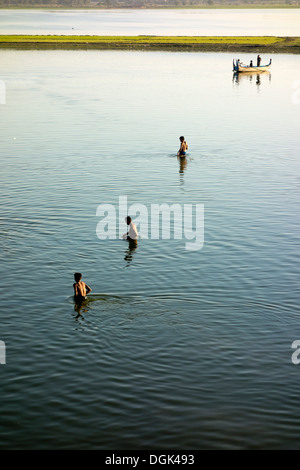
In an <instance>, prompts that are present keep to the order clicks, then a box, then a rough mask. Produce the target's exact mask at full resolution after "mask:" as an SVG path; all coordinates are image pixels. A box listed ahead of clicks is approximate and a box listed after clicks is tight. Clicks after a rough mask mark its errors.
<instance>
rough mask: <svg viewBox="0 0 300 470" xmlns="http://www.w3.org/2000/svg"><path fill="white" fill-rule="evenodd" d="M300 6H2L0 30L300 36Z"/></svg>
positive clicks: (2, 32)
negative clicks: (77, 8)
mask: <svg viewBox="0 0 300 470" xmlns="http://www.w3.org/2000/svg"><path fill="white" fill-rule="evenodd" d="M299 25H300V9H289V10H284V9H274V10H273V9H267V10H261V9H260V10H252V9H251V10H238V9H237V10H236V9H235V10H218V9H216V10H205V9H200V10H198V9H196V10H192V9H189V10H184V9H183V10H181V9H179V10H126V9H124V10H123V9H122V10H71V11H70V10H49V9H46V10H40V9H39V10H31V9H30V10H28V9H27V10H0V34H69V35H70V34H98V35H106V34H108V35H118V36H119V35H143V34H154V35H164V36H168V35H176V36H184V35H187V36H193V35H195V36H205V35H216V36H235V35H240V36H247V35H249V36H272V35H275V36H276V35H277V36H299V34H300V27H299Z"/></svg>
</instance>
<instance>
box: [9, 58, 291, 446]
mask: <svg viewBox="0 0 300 470" xmlns="http://www.w3.org/2000/svg"><path fill="white" fill-rule="evenodd" d="M0 56H1V61H0V63H1V76H0V80H1V82H0V83H1V85H2V100H1V105H0V128H1V147H0V155H1V175H0V181H1V185H0V202H1V214H0V246H1V252H0V256H1V264H0V271H1V279H2V314H1V328H0V340H2V341H5V344H6V354H7V357H6V365H1V366H0V377H1V402H0V409H1V421H0V442H1V444H0V447H1V448H2V449H16V448H20V449H30V448H31V449H32V448H34V449H53V448H55V449H62V448H70V449H74V448H76V449H214V448H218V449H221V448H226V449H230V448H234V449H239V448H240V449H245V448H273V449H274V448H299V438H300V430H299V429H300V411H299V403H298V402H299V386H300V379H299V367H300V366H297V365H294V364H293V363H292V361H291V355H292V352H293V350H292V349H291V344H292V342H293V341H294V340H297V339H300V309H299V261H300V260H299V204H298V201H299V114H300V104H299V93H298V91H299V90H297V88H296V86H297V83H298V82H297V80H298V79H299V77H300V59H299V57H297V56H292V55H274V56H273V69H272V73H271V74H263V75H260V76H259V77H257V76H256V75H251V76H241V77H239V78H237V77H233V75H232V72H231V63H232V55H231V54H225V53H224V54H212V53H206V54H204V53H203V54H200V53H198V54H195V53H160V52H153V53H152V52H151V53H150V52H148V53H141V52H117V51H101V52H98V51H79V52H68V51H57V52H52V51H47V52H43V51H26V52H20V51H5V50H2V51H1V53H0ZM240 58H241V60H244V61H245V62H248V61H249V60H250V58H251V57H250V56H247V54H245V55H244V56H243V57H240ZM252 58H254V57H252ZM268 59H269V57H263V61H265V60H268ZM179 70H180V73H179ZM4 85H5V87H6V93H5V96H4V91H3V90H4ZM4 98H5V99H4ZM181 134H184V135H185V137H186V139H187V140H188V142H189V144H190V149H189V153H188V156H187V158H186V161H185V162H184V163H183V164H181V165H180V164H179V162H178V161H177V158H176V156H175V154H176V151H177V149H178V144H179V141H178V137H179V136H180V135H181ZM121 195H123V196H124V195H126V196H127V197H128V204H129V205H131V204H133V203H142V204H145V206H146V207H147V208H149V210H150V205H151V204H152V203H168V204H173V203H178V204H181V205H183V204H188V203H192V204H197V203H198V204H204V207H205V242H204V246H203V249H202V250H199V251H187V250H186V249H185V240H174V239H171V240H163V239H160V240H151V239H145V238H144V239H140V240H139V241H138V246H137V247H136V249H133V250H130V247H129V246H128V244H127V242H124V241H121V240H104V241H101V240H99V239H98V238H97V236H96V226H97V223H98V222H99V217H96V209H97V207H98V205H99V204H101V203H108V204H113V205H114V206H115V207H116V208H117V206H118V201H119V196H121ZM121 230H122V231H124V232H125V230H126V227H125V225H124V227H121ZM75 271H81V272H82V273H83V274H84V280H86V282H88V284H89V285H90V286H91V287H92V288H93V293H92V294H91V297H90V301H89V302H88V303H87V304H86V305H84V306H83V307H82V309H81V310H80V309H79V308H77V307H76V305H74V303H73V299H72V283H73V273H74V272H75Z"/></svg>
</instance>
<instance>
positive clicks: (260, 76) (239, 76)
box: [232, 71, 271, 86]
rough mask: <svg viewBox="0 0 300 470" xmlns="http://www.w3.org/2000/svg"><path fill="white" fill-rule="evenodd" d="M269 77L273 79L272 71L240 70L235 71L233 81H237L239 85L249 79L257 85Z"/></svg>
mask: <svg viewBox="0 0 300 470" xmlns="http://www.w3.org/2000/svg"><path fill="white" fill-rule="evenodd" d="M267 77H268V79H269V80H268V81H269V82H270V81H271V73H270V72H268V71H266V72H259V73H258V72H243V73H239V72H234V73H233V77H232V81H233V83H236V84H237V85H239V84H240V83H242V82H243V81H244V82H246V81H247V80H248V81H249V82H255V83H256V85H258V86H259V85H261V83H262V81H266V79H267Z"/></svg>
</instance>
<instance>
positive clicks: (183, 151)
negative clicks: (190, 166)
mask: <svg viewBox="0 0 300 470" xmlns="http://www.w3.org/2000/svg"><path fill="white" fill-rule="evenodd" d="M179 140H180V149H179V150H178V153H177V155H178V157H185V155H186V151H187V149H188V148H189V146H188V144H187V142H186V140H184V136H183V135H182V136H181V137H179Z"/></svg>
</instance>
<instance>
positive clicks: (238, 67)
mask: <svg viewBox="0 0 300 470" xmlns="http://www.w3.org/2000/svg"><path fill="white" fill-rule="evenodd" d="M271 64H272V59H270V62H269V63H268V65H260V66H252V67H250V65H245V64H242V62H240V61H239V60H236V62H234V60H233V71H234V72H265V71H266V70H269V69H270V67H271Z"/></svg>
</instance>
